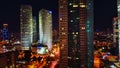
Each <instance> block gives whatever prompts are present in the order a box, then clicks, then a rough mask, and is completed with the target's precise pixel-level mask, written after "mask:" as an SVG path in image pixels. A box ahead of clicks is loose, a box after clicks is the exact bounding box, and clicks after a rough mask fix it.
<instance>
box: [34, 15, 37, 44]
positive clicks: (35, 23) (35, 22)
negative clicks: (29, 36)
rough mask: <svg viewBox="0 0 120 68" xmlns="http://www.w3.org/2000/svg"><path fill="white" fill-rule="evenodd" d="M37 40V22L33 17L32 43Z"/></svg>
mask: <svg viewBox="0 0 120 68" xmlns="http://www.w3.org/2000/svg"><path fill="white" fill-rule="evenodd" d="M37 41H38V40H37V20H36V17H35V16H34V17H33V43H36V42H37Z"/></svg>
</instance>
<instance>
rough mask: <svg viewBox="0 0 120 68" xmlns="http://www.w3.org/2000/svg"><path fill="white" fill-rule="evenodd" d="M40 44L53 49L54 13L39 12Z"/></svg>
mask: <svg viewBox="0 0 120 68" xmlns="http://www.w3.org/2000/svg"><path fill="white" fill-rule="evenodd" d="M39 43H41V44H43V45H47V46H48V49H51V47H52V11H49V10H45V9H41V10H40V11H39Z"/></svg>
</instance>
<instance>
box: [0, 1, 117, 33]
mask: <svg viewBox="0 0 120 68" xmlns="http://www.w3.org/2000/svg"><path fill="white" fill-rule="evenodd" d="M23 3H24V4H31V5H32V6H33V13H34V15H37V12H36V11H38V10H40V9H42V8H43V9H48V10H51V11H52V12H53V24H54V25H57V24H58V22H57V20H58V8H57V7H58V0H1V1H0V28H2V23H8V24H9V30H10V31H14V32H16V31H19V30H18V29H19V7H20V4H23ZM114 16H117V13H116V0H94V27H95V28H94V29H95V30H104V29H107V28H111V29H112V18H113V17H114ZM55 28H56V27H55Z"/></svg>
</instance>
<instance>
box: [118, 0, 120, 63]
mask: <svg viewBox="0 0 120 68" xmlns="http://www.w3.org/2000/svg"><path fill="white" fill-rule="evenodd" d="M117 11H118V30H119V32H118V33H119V38H118V45H119V61H120V25H119V23H120V1H119V0H117Z"/></svg>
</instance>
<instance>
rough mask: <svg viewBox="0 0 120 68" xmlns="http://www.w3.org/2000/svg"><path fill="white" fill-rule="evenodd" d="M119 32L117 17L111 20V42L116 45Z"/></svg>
mask: <svg viewBox="0 0 120 68" xmlns="http://www.w3.org/2000/svg"><path fill="white" fill-rule="evenodd" d="M118 32H119V30H118V17H114V18H113V42H114V43H115V44H116V45H118V37H119V36H118V35H119V33H118Z"/></svg>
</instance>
